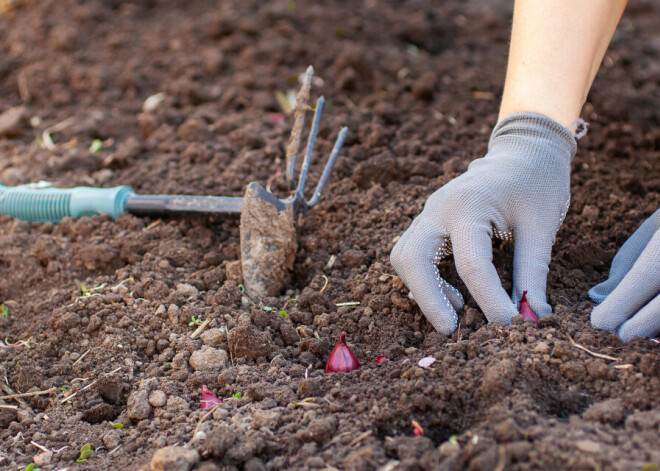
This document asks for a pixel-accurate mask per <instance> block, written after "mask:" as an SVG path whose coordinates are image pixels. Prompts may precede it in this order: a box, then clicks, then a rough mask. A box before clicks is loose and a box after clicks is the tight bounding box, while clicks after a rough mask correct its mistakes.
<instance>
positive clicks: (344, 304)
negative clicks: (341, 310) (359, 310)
mask: <svg viewBox="0 0 660 471" xmlns="http://www.w3.org/2000/svg"><path fill="white" fill-rule="evenodd" d="M359 305H360V301H346V302H345V303H335V306H337V307H343V306H359Z"/></svg>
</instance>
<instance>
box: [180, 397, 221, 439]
mask: <svg viewBox="0 0 660 471" xmlns="http://www.w3.org/2000/svg"><path fill="white" fill-rule="evenodd" d="M220 405H222V403H218V404H215V405H214V406H213V407H211V408H210V409H209V410H208V411H207V412H206V413H205V414H204V415H203V416H201V417H200V419H199V422H197V426H196V427H195V430H193V433H192V438H191V439H190V440H189V441H188V446H190V445H192V443H193V440H194V439H195V435H197V431H198V430H199V426H200V425H202V423H204V421H205V420H206V419H208V418H209V416H210V415H211V414H213V412H215V410H216V409H217V408H218V406H220Z"/></svg>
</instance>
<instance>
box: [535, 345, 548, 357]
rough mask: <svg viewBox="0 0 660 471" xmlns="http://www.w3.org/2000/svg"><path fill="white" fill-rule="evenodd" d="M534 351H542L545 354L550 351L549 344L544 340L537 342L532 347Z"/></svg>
mask: <svg viewBox="0 0 660 471" xmlns="http://www.w3.org/2000/svg"><path fill="white" fill-rule="evenodd" d="M534 352H536V353H542V354H544V355H545V354H547V353H550V346H549V345H548V344H547V343H545V342H539V343H537V344H536V346H535V347H534Z"/></svg>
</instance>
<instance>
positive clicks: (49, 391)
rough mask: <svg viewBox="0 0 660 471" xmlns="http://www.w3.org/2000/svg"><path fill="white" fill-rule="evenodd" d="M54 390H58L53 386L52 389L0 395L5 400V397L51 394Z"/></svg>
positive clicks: (16, 397)
mask: <svg viewBox="0 0 660 471" xmlns="http://www.w3.org/2000/svg"><path fill="white" fill-rule="evenodd" d="M3 389H4V388H3ZM54 392H57V388H55V387H52V388H50V389H46V390H45V391H34V392H27V393H20V394H9V395H8V396H0V400H3V399H18V398H23V397H34V396H43V395H44V394H51V393H54Z"/></svg>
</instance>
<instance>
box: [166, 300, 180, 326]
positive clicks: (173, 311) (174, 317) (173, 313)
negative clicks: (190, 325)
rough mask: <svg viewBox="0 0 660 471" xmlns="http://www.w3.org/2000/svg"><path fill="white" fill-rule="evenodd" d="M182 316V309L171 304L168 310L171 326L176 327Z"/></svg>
mask: <svg viewBox="0 0 660 471" xmlns="http://www.w3.org/2000/svg"><path fill="white" fill-rule="evenodd" d="M180 314H181V309H180V308H179V306H177V305H176V304H170V306H169V307H168V308H167V318H168V319H169V321H170V324H172V325H176V324H178V323H179V315H180Z"/></svg>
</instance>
